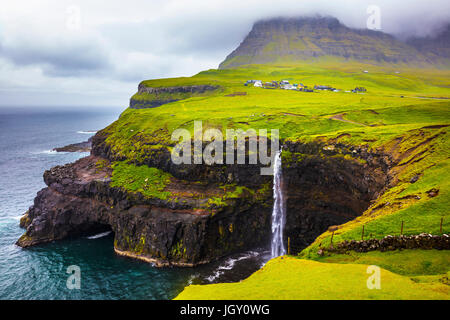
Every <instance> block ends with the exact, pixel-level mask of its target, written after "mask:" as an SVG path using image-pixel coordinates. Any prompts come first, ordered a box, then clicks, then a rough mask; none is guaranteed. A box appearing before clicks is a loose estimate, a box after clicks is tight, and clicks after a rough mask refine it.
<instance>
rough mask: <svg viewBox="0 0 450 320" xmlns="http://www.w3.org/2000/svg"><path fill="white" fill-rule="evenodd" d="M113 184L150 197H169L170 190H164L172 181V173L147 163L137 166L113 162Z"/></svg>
mask: <svg viewBox="0 0 450 320" xmlns="http://www.w3.org/2000/svg"><path fill="white" fill-rule="evenodd" d="M112 169H113V171H112V176H111V184H110V185H111V186H112V187H119V188H122V189H124V190H126V191H129V192H132V193H133V192H139V193H141V194H143V195H144V196H146V197H148V198H158V199H163V200H165V199H167V198H168V197H169V196H170V192H168V191H164V189H165V187H166V185H167V184H168V183H169V182H170V178H171V176H170V174H168V173H166V172H164V171H162V170H159V169H157V168H149V167H147V166H145V165H143V166H135V165H132V164H128V163H126V162H124V161H118V162H114V163H113V164H112Z"/></svg>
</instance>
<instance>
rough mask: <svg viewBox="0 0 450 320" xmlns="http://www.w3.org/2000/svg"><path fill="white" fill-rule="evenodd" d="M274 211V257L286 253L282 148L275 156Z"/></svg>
mask: <svg viewBox="0 0 450 320" xmlns="http://www.w3.org/2000/svg"><path fill="white" fill-rule="evenodd" d="M273 200H274V201H273V211H272V257H273V258H275V257H278V256H282V255H284V254H286V249H285V248H284V243H283V229H284V225H285V223H286V209H285V202H284V196H283V188H282V170H281V150H280V151H278V152H277V154H276V156H275V162H274V165H273Z"/></svg>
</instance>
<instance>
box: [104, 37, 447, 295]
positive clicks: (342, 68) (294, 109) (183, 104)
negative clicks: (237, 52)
mask: <svg viewBox="0 0 450 320" xmlns="http://www.w3.org/2000/svg"><path fill="white" fill-rule="evenodd" d="M298 45H299V46H300V45H302V44H298ZM244 60H245V59H244ZM362 70H369V73H362ZM396 71H399V72H400V73H395V72H396ZM249 79H260V80H263V81H270V80H281V79H287V80H289V81H290V82H291V83H300V82H301V83H303V84H305V85H307V86H309V87H313V86H314V85H319V84H321V85H331V86H333V87H336V88H338V89H342V91H341V92H324V91H321V92H314V93H303V92H295V91H287V90H267V89H261V88H255V87H251V86H249V87H245V86H244V85H243V83H244V82H245V81H246V80H249ZM143 84H145V85H147V86H149V87H163V86H180V85H197V84H211V85H218V86H220V87H221V89H220V90H216V91H214V92H210V93H209V94H208V95H207V96H194V97H189V98H186V99H183V100H180V101H176V102H172V103H168V104H165V105H162V106H160V107H157V108H152V109H127V110H125V111H124V112H123V113H122V115H121V117H120V118H119V119H118V120H117V121H116V122H114V123H113V124H111V125H110V126H108V127H107V128H106V129H104V132H106V133H107V134H108V138H107V140H106V141H107V143H108V144H109V145H110V146H111V150H112V152H113V153H114V154H115V155H116V156H118V157H123V158H125V159H127V160H130V162H134V163H143V162H144V160H145V159H147V158H152V157H157V156H158V154H159V153H161V152H163V151H165V150H169V151H170V150H171V149H172V147H173V145H174V142H172V141H171V139H170V135H171V133H172V132H173V130H175V129H177V128H185V129H188V130H190V131H191V132H192V131H193V122H194V121H195V120H202V121H203V129H207V128H218V129H221V130H222V131H223V132H224V133H225V130H226V129H243V130H246V129H249V128H253V129H256V130H258V129H260V128H263V129H268V130H270V129H279V130H280V135H281V138H282V139H284V140H292V141H298V142H309V141H317V140H320V141H324V142H325V143H331V141H338V142H341V143H344V144H348V145H357V146H360V145H364V146H367V148H368V149H369V150H372V151H375V152H384V153H387V154H389V155H390V156H391V157H392V158H393V159H396V160H397V161H398V162H399V165H398V166H397V167H395V168H394V169H393V170H392V171H391V175H392V176H393V177H394V181H392V185H390V186H389V187H388V188H387V189H386V190H385V192H384V193H383V194H382V195H380V196H379V197H378V198H377V199H376V200H375V201H374V202H373V203H372V204H371V206H370V207H369V208H368V209H367V210H366V212H364V214H363V215H362V216H361V217H358V218H357V219H355V220H353V221H350V222H348V223H346V224H344V225H341V226H339V229H338V230H337V231H336V233H335V234H334V238H333V242H335V243H336V242H339V241H343V240H353V239H357V240H359V239H360V238H361V231H362V227H363V225H364V228H365V236H366V238H367V237H372V238H382V237H384V236H386V235H388V234H391V235H396V234H399V233H400V228H401V224H402V222H403V223H404V234H407V235H408V234H418V233H421V232H427V233H432V234H440V219H441V218H444V224H443V232H447V233H449V232H450V212H449V210H448V207H449V204H450V151H449V150H450V139H449V138H448V128H449V127H445V126H446V125H450V100H449V98H450V71H449V70H433V69H429V70H428V69H413V68H409V67H407V66H404V65H375V64H362V63H359V62H355V61H353V62H352V61H347V62H345V63H343V62H342V61H340V60H336V59H329V58H326V59H322V60H321V61H320V62H319V63H309V62H305V63H304V64H295V65H293V64H289V62H286V61H284V62H280V63H276V64H272V65H252V66H242V67H240V68H235V69H226V70H207V71H204V72H201V73H199V74H197V75H195V76H193V77H190V78H171V79H158V80H146V81H144V82H143ZM357 86H363V87H365V88H366V89H367V93H365V94H353V93H347V92H345V90H351V89H353V88H355V87H357ZM233 92H246V93H247V94H246V95H236V96H227V95H229V94H230V93H233ZM164 98H165V99H170V98H171V97H170V96H167V97H166V96H165V97H164ZM172 98H184V97H172ZM139 99H141V100H142V101H145V100H146V99H147V100H148V101H151V100H152V99H157V97H156V96H146V95H145V96H139ZM337 115H339V116H340V117H342V119H343V120H347V121H348V122H346V121H340V120H336V119H332V117H336V116H337ZM431 126H435V127H431ZM436 126H442V127H436ZM338 156H342V155H338ZM288 157H289V155H287V154H284V155H283V161H288V160H289V159H287V158H288ZM298 159H299V160H298V161H300V160H301V157H299V158H298ZM355 160H358V161H360V162H361V163H362V164H364V161H362V160H361V159H355ZM416 175H417V176H419V180H418V181H417V182H415V183H411V182H410V180H411V178H413V177H414V176H416ZM149 177H152V178H149ZM147 178H149V179H152V180H151V183H148V182H149V180H147V181H145V179H147ZM112 179H113V182H112V183H113V185H114V186H117V187H121V188H124V189H126V190H128V191H130V192H141V193H143V194H145V195H146V196H150V197H157V198H161V199H167V197H169V196H170V195H169V194H168V193H167V191H165V186H166V184H167V183H168V181H169V179H170V176H169V175H167V174H165V173H164V172H161V171H159V170H158V169H155V168H148V167H145V166H134V165H131V164H126V163H125V162H121V163H116V164H113V173H112ZM433 188H434V189H438V190H439V194H438V196H436V197H433V198H431V197H429V196H428V193H427V191H429V190H431V189H433ZM252 192H255V193H254V194H253V193H252ZM245 194H247V195H250V196H254V197H256V196H258V194H259V193H258V192H256V190H255V191H253V190H246V189H243V188H242V187H236V188H233V189H232V190H226V194H225V195H224V196H211V198H210V199H209V202H208V206H209V205H212V206H222V205H225V204H226V202H227V201H231V200H232V199H235V198H236V197H242V196H243V195H245ZM330 236H331V234H330V233H329V232H325V233H323V234H322V235H320V236H319V237H318V238H317V239H316V241H315V242H314V243H312V244H311V245H310V246H309V247H308V248H306V249H305V250H304V251H303V252H302V253H301V254H300V257H301V258H303V259H314V260H318V261H324V262H328V263H320V264H318V263H317V262H312V261H305V260H298V259H292V258H289V259H283V260H281V259H276V260H275V262H273V261H271V262H270V263H269V264H268V265H267V266H266V267H265V268H264V270H262V271H259V272H257V273H256V274H255V275H254V276H252V277H251V278H249V279H247V280H245V281H243V282H241V283H239V284H223V285H222V284H220V285H213V286H204V287H205V288H204V287H203V286H200V287H199V286H190V287H189V288H188V289H187V290H186V292H184V293H182V294H181V297H194V298H196V297H205V298H211V297H214V298H217V299H219V298H228V297H232V298H246V297H247V298H263V299H271V298H277V299H278V298H292V299H297V298H302V299H304V298H306V299H308V298H330V299H339V298H352V299H358V298H360V299H371V298H374V299H387V298H393V299H412V298H414V299H415V298H417V299H420V298H437V299H448V289H445V287H442V285H441V284H440V282H439V281H438V280H439V279H440V278H439V279H438V278H433V277H440V276H439V274H440V273H445V272H446V270H447V271H448V266H449V262H448V261H449V257H448V253H446V252H439V251H434V250H430V251H424V250H411V251H402V252H397V251H396V252H384V253H380V252H370V253H366V254H356V253H352V254H350V255H330V256H326V257H320V256H318V255H317V251H318V249H319V248H320V247H323V246H327V245H329V243H330ZM333 262H336V263H333ZM366 264H376V265H379V266H381V267H383V268H385V269H386V270H390V271H392V272H395V273H398V274H393V273H391V272H388V271H383V277H385V279H390V280H389V281H388V282H386V284H385V287H384V288H383V289H382V290H380V291H374V290H370V291H367V289H366V288H365V279H366V278H367V275H366V274H365V268H366V266H365V265H366ZM402 275H403V276H402ZM430 275H433V276H430ZM410 276H414V277H415V280H414V281H413V280H411V279H410V278H409V277H410ZM422 276H425V278H421V277H422ZM278 278H280V279H278ZM277 279H278V280H277ZM338 281H342V284H340V283H338ZM340 286H341V287H340ZM212 288H214V289H212ZM300 288H301V290H300ZM234 293H236V295H234Z"/></svg>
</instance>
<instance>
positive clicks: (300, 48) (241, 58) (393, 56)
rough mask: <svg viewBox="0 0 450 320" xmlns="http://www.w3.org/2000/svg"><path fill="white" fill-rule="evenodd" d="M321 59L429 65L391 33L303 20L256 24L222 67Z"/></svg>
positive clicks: (332, 21)
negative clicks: (331, 58) (327, 57)
mask: <svg viewBox="0 0 450 320" xmlns="http://www.w3.org/2000/svg"><path fill="white" fill-rule="evenodd" d="M322 56H333V57H339V58H344V59H356V60H360V61H363V62H364V61H366V62H367V61H368V62H393V63H409V62H416V63H428V62H430V59H428V58H427V57H425V56H424V55H423V54H422V53H421V52H419V51H418V50H416V49H415V48H414V47H412V46H410V45H409V44H406V43H404V42H401V41H400V40H397V39H396V38H394V37H393V36H391V35H389V34H386V33H383V32H379V31H373V30H368V29H364V30H363V29H361V30H358V29H351V28H348V27H346V26H345V25H343V24H341V23H340V22H339V21H338V20H337V19H336V18H329V17H315V18H310V17H302V18H289V19H287V18H277V19H270V20H263V21H258V22H256V23H255V24H254V26H253V28H252V30H251V31H250V33H249V34H248V35H247V37H246V38H245V39H244V41H243V42H242V43H241V44H240V45H239V47H238V48H237V49H236V50H234V51H233V52H232V53H231V54H230V55H229V56H228V57H227V58H226V59H225V61H223V62H222V63H221V64H220V66H219V68H221V69H225V68H231V67H236V66H240V65H245V64H264V63H276V62H285V63H288V62H295V61H298V60H305V59H311V58H317V57H322Z"/></svg>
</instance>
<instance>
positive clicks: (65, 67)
mask: <svg viewBox="0 0 450 320" xmlns="http://www.w3.org/2000/svg"><path fill="white" fill-rule="evenodd" d="M369 5H378V6H379V8H380V12H381V28H382V31H384V32H388V33H394V34H403V35H404V34H406V35H411V34H420V35H426V34H429V33H431V32H433V30H434V29H435V28H436V27H437V26H439V25H440V24H442V23H443V22H445V21H446V22H449V21H450V1H448V0H427V1H425V0H421V1H418V0H395V1H392V0H385V1H377V0H373V1H366V0H359V1H356V0H342V1H339V0H334V1H329V0H327V1H321V0H314V1H302V0H293V1H290V0H286V1H283V0H278V1H275V0H267V1H266V0H209V1H206V0H193V1H191V0H165V1H156V0H155V1H150V0H146V1H144V0H142V1H137V0H127V1H123V0H117V1H116V0H108V1H103V0H101V1H100V0H99V1H92V0H91V1H76V0H72V1H65V0H57V1H56V0H55V1H43V0H41V1H33V0H14V1H11V0H0V105H3V106H26V105H38V106H66V105H68V106H69V105H71V106H77V105H102V106H123V107H126V106H127V104H128V100H129V98H130V96H131V95H132V94H133V93H134V92H135V91H136V88H137V85H138V83H139V82H140V81H141V80H143V79H152V78H161V77H174V76H190V75H193V74H196V73H198V72H200V71H202V70H205V69H210V68H217V66H218V64H219V63H220V62H221V61H222V60H223V59H224V58H225V57H226V56H227V55H228V54H229V53H230V52H231V51H232V50H233V49H235V48H236V47H237V46H238V45H239V43H240V42H241V41H242V39H243V38H244V37H245V35H246V34H247V33H248V32H249V31H250V29H251V26H252V24H253V22H254V21H256V20H258V19H261V18H268V17H274V16H301V15H313V14H321V15H332V16H335V17H337V18H338V19H340V20H341V22H343V23H344V24H346V25H348V26H350V27H358V28H364V27H366V21H367V18H368V16H369V15H368V14H367V7H368V6H369Z"/></svg>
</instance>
